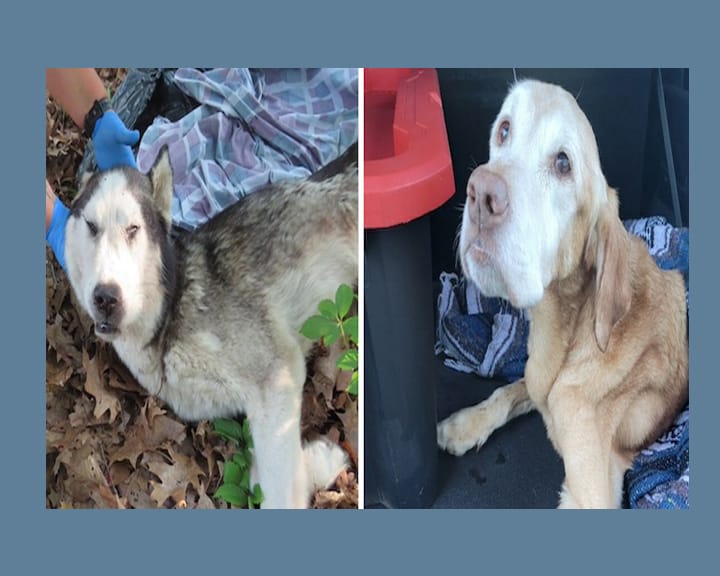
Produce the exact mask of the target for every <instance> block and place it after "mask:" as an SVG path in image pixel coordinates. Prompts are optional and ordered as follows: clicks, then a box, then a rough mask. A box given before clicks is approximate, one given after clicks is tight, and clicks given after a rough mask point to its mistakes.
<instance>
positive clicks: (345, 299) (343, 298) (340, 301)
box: [335, 284, 353, 318]
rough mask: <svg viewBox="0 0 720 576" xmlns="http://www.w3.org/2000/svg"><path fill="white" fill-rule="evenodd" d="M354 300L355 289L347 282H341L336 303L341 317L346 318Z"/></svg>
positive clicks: (336, 294)
mask: <svg viewBox="0 0 720 576" xmlns="http://www.w3.org/2000/svg"><path fill="white" fill-rule="evenodd" d="M352 302H353V290H352V288H350V286H348V285H347V284H340V286H338V289H337V291H336V292H335V304H336V305H337V312H338V316H339V317H340V318H345V316H346V315H347V313H348V312H349V311H350V306H352Z"/></svg>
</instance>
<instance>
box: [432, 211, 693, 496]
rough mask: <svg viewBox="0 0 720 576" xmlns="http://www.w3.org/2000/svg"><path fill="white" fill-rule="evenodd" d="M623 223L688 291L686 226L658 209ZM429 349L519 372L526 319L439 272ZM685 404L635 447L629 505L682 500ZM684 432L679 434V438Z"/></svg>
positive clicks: (461, 362) (475, 366) (448, 359)
mask: <svg viewBox="0 0 720 576" xmlns="http://www.w3.org/2000/svg"><path fill="white" fill-rule="evenodd" d="M624 225H625V228H626V229H627V230H628V231H629V232H630V233H632V234H635V235H636V236H638V237H640V238H642V239H643V240H644V241H645V243H646V244H647V246H648V250H649V252H650V254H651V255H652V256H653V258H654V259H655V261H656V262H657V264H658V266H659V267H660V268H662V269H665V270H669V269H673V270H679V271H680V272H681V273H682V275H683V278H684V280H685V288H686V297H687V295H688V294H689V258H688V251H689V232H688V230H687V229H686V228H673V227H672V226H671V225H670V224H668V222H667V221H666V220H665V219H664V218H662V217H659V216H654V217H651V218H643V219H639V220H628V221H625V222H624ZM440 281H441V284H442V288H441V293H440V296H439V298H438V325H437V340H436V343H435V353H436V354H437V355H440V354H443V355H444V356H445V365H446V366H448V367H450V368H453V369H455V370H459V371H462V372H468V373H475V374H478V375H479V376H482V377H485V378H500V379H504V380H507V381H513V380H517V379H518V378H521V377H522V375H523V373H524V370H525V362H526V361H527V337H528V332H529V320H528V317H527V314H526V313H525V312H524V311H522V310H517V309H515V308H513V307H512V306H511V305H510V304H509V303H508V302H506V301H504V300H501V299H499V298H486V297H484V296H482V295H481V294H480V293H479V292H478V290H477V288H476V287H475V286H474V284H472V282H467V281H466V280H465V279H459V278H458V277H457V275H455V274H450V273H442V274H441V275H440ZM689 420H690V418H689V408H686V409H685V410H684V411H683V412H682V413H681V414H680V415H679V416H678V418H677V419H676V420H675V422H674V424H673V426H672V427H671V429H670V430H669V431H668V432H667V434H665V435H664V436H663V438H661V439H659V440H658V441H657V442H656V443H655V444H653V445H652V446H650V447H649V448H648V449H647V450H645V451H643V453H642V454H640V455H639V456H638V457H637V458H636V460H635V462H634V466H633V468H632V470H630V471H629V472H628V473H627V475H626V478H625V490H626V494H627V497H628V501H627V504H628V505H629V506H631V507H669V506H673V507H687V505H688V499H687V492H688V484H689V467H688V442H687V438H688V436H689ZM683 438H684V441H683Z"/></svg>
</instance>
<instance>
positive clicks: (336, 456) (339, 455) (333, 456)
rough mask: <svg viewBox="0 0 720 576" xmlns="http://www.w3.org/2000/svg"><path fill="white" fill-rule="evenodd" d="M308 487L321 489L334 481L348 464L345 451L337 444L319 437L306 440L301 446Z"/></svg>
mask: <svg viewBox="0 0 720 576" xmlns="http://www.w3.org/2000/svg"><path fill="white" fill-rule="evenodd" d="M303 455H304V458H305V466H306V470H307V473H308V481H309V483H310V488H311V489H312V490H313V491H315V490H322V489H323V488H327V487H329V486H330V485H332V483H333V482H335V478H337V477H338V474H340V472H342V471H343V470H344V469H345V468H347V466H348V458H347V455H346V454H345V452H344V451H343V449H342V448H340V446H338V445H337V444H333V443H332V442H329V441H328V440H324V439H320V440H314V441H312V442H308V443H307V444H306V445H305V447H304V448H303Z"/></svg>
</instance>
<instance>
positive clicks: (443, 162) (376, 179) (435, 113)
mask: <svg viewBox="0 0 720 576" xmlns="http://www.w3.org/2000/svg"><path fill="white" fill-rule="evenodd" d="M364 74H365V77H364V80H365V89H364V90H365V166H364V178H365V228H366V229H368V228H386V227H389V226H396V225H398V224H403V223H406V222H409V221H411V220H414V219H415V218H419V217H420V216H423V215H425V214H427V213H429V212H431V211H432V210H434V209H435V208H437V207H438V206H440V205H441V204H443V203H444V202H445V201H447V200H448V199H449V198H450V197H451V196H452V195H453V193H454V191H455V183H454V180H453V172H452V164H451V160H450V148H449V146H448V140H447V132H446V130H445V118H444V116H443V109H442V101H441V98H440V90H439V85H438V79H437V73H436V71H435V70H434V69H432V68H418V69H410V68H381V69H365V71H364Z"/></svg>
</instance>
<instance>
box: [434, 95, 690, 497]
mask: <svg viewBox="0 0 720 576" xmlns="http://www.w3.org/2000/svg"><path fill="white" fill-rule="evenodd" d="M523 89H524V90H525V93H523V94H521V95H520V96H521V97H518V98H517V99H516V101H514V106H515V107H517V106H522V105H528V104H529V105H530V106H532V104H533V98H535V97H538V98H539V97H540V95H542V96H543V99H542V101H543V114H553V115H555V117H556V118H554V119H553V121H554V122H556V121H562V122H565V123H567V126H565V127H566V128H568V129H569V130H570V131H572V132H573V133H574V134H575V136H576V137H579V141H580V143H581V144H582V147H581V148H582V150H584V151H585V152H583V156H582V158H581V159H578V158H574V161H575V166H577V165H578V162H582V164H583V165H584V169H582V170H577V171H576V172H575V173H574V174H573V177H574V178H578V179H579V181H577V182H574V186H575V188H574V189H575V190H576V194H577V206H576V211H575V215H574V216H573V218H572V221H571V222H570V224H569V226H568V227H567V229H566V230H565V232H564V234H563V236H562V239H561V241H560V243H559V246H558V250H557V258H556V260H555V269H554V270H553V273H552V279H551V281H550V282H549V283H548V285H547V286H545V287H544V291H543V295H542V298H541V300H540V302H539V303H537V304H536V305H534V306H532V307H531V308H530V318H531V325H530V336H529V341H528V352H529V359H528V362H527V365H526V368H525V376H524V378H523V379H522V380H519V381H518V382H516V383H514V384H512V385H510V387H508V388H507V391H506V390H505V389H500V390H497V391H496V392H495V393H494V394H493V395H492V396H491V397H490V398H489V399H488V400H486V401H485V402H483V403H481V404H479V405H478V406H475V407H471V408H466V409H464V410H461V411H460V412H457V413H455V414H453V415H452V416H450V417H449V418H447V419H446V420H444V421H443V422H441V423H440V424H439V425H438V443H439V445H440V446H441V447H442V448H444V449H446V450H448V451H450V452H451V453H453V454H456V455H460V454H463V453H464V452H465V451H467V450H468V449H469V448H471V447H473V446H479V445H481V444H482V443H484V442H485V440H486V439H487V437H488V436H489V434H490V433H492V431H493V430H495V429H496V428H498V427H499V426H502V424H504V423H505V422H506V421H507V420H509V419H510V418H512V417H514V416H516V415H519V414H522V413H525V412H527V411H528V410H530V409H531V408H532V407H535V408H537V409H538V411H539V412H540V413H541V414H542V416H543V420H544V422H545V426H546V429H547V433H548V437H549V438H550V440H551V441H552V443H553V445H554V447H555V448H556V450H557V451H558V452H559V454H560V455H561V456H562V457H563V460H564V465H565V482H564V483H563V487H562V491H561V495H560V507H563V508H569V507H572V508H574V507H582V508H613V507H619V506H620V504H621V499H622V480H623V474H624V472H625V470H626V469H627V468H628V467H629V466H630V464H631V462H632V458H633V457H634V456H635V455H636V454H637V452H638V451H639V450H640V449H642V448H643V447H645V446H647V445H648V444H649V443H651V442H652V441H653V440H655V439H656V438H657V437H658V436H659V434H661V433H662V432H663V431H664V430H665V429H667V427H668V426H669V425H670V424H671V422H672V420H673V418H674V417H675V416H676V414H677V413H678V411H679V410H680V409H681V408H682V407H683V405H684V404H685V402H686V401H687V398H688V347H687V315H686V305H685V287H684V284H683V281H682V277H681V275H680V274H679V273H678V272H669V271H661V270H660V269H659V268H658V267H657V265H656V264H655V262H654V261H653V259H652V257H651V256H650V255H649V253H648V250H647V248H646V246H645V244H644V243H643V242H642V241H641V240H639V239H638V238H635V237H632V236H630V235H629V234H628V233H627V232H626V231H625V229H624V227H623V225H622V222H621V221H620V219H619V216H618V200H617V194H616V193H615V191H614V190H612V189H610V188H608V187H607V185H606V184H605V183H604V178H603V177H600V178H598V177H597V175H600V176H601V171H600V163H599V158H598V156H597V148H596V144H595V141H594V136H592V132H591V131H590V132H587V131H586V130H585V129H584V128H583V129H577V130H575V123H576V122H580V123H581V124H582V126H585V124H586V123H587V120H586V119H585V118H584V115H582V112H581V111H580V109H579V107H577V105H576V104H575V101H574V99H573V98H572V97H571V96H570V95H569V94H567V93H566V92H564V91H562V90H561V89H560V88H557V87H548V85H544V84H540V83H535V82H531V83H525V86H524V87H523ZM548 94H551V95H552V96H553V98H554V99H555V101H557V102H560V103H562V106H563V107H569V109H570V110H571V113H566V112H565V111H564V109H563V110H561V109H559V108H558V107H557V106H555V107H553V106H550V105H549V104H548V102H547V100H546V99H545V96H547V95H548ZM513 109H515V108H513ZM587 126H589V124H587ZM588 138H592V140H591V141H589V140H588ZM525 144H526V143H525V142H523V145H525ZM527 145H528V146H529V145H532V142H528V143H527ZM549 152H553V151H552V150H550V151H549ZM492 163H493V154H492V150H491V160H490V162H489V163H488V165H489V166H490V165H492ZM511 192H512V191H511ZM463 225H464V226H468V225H469V224H468V220H467V219H466V220H465V221H464V224H463ZM466 257H467V258H470V257H471V256H466ZM484 257H485V258H487V257H486V256H484ZM496 266H497V267H502V262H501V261H499V259H498V262H497V263H496ZM501 273H502V271H501ZM473 280H476V281H479V282H481V281H482V280H481V279H480V280H477V279H476V278H473Z"/></svg>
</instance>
